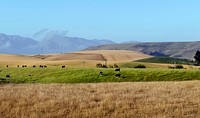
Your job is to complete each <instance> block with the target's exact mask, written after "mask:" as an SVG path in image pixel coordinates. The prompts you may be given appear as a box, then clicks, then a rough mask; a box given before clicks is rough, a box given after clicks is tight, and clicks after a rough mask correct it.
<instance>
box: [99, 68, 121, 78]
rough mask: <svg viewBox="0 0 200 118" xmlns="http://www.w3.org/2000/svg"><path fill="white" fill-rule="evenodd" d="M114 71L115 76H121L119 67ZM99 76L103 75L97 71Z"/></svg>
mask: <svg viewBox="0 0 200 118" xmlns="http://www.w3.org/2000/svg"><path fill="white" fill-rule="evenodd" d="M114 72H115V77H116V78H120V77H121V74H120V73H119V72H120V68H117V69H115V70H114ZM99 76H103V72H102V71H100V72H99Z"/></svg>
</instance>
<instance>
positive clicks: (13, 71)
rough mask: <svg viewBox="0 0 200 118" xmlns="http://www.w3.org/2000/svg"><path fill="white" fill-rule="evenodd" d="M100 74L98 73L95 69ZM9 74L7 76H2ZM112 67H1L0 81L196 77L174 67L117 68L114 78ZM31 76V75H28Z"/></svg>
mask: <svg viewBox="0 0 200 118" xmlns="http://www.w3.org/2000/svg"><path fill="white" fill-rule="evenodd" d="M100 71H102V72H103V76H99V72H100ZM7 74H9V75H10V76H11V77H10V78H5V76H6V75H7ZM115 74H116V73H115V72H114V69H98V68H95V69H88V68H79V69H75V68H65V69H61V68H4V69H1V70H0V83H7V82H9V83H93V82H94V83H95V82H135V81H173V80H178V81H181V80H200V76H199V75H200V71H199V70H185V69H184V70H176V69H121V72H120V74H121V77H120V78H116V77H115V76H114V75H115ZM29 75H31V76H29Z"/></svg>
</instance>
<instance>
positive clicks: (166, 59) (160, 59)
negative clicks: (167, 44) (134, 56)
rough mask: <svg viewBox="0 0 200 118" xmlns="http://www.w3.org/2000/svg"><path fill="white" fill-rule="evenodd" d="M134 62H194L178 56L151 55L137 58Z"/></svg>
mask: <svg viewBox="0 0 200 118" xmlns="http://www.w3.org/2000/svg"><path fill="white" fill-rule="evenodd" d="M135 62H148V63H168V64H174V63H176V64H194V63H193V62H191V61H189V60H186V59H178V58H172V57H164V56H159V57H151V58H147V59H141V60H137V61H135Z"/></svg>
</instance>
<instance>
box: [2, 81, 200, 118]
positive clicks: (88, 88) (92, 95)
mask: <svg viewBox="0 0 200 118" xmlns="http://www.w3.org/2000/svg"><path fill="white" fill-rule="evenodd" d="M199 85H200V81H182V82H133V83H90V84H89V83H88V84H1V85H0V118H49V117H54V118H63V117H70V118H97V117H98V118H103V117H104V118H135V117H140V118H141V117H142V118H144V117H146V118H151V117H152V118H157V117H160V118H161V117H162V118H174V117H175V118H191V117H195V118H198V117H200V97H199V96H200V86H199Z"/></svg>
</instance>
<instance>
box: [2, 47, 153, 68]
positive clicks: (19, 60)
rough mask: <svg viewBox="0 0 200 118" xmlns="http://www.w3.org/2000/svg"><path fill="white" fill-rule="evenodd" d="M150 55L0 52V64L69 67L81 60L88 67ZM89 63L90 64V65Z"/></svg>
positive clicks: (125, 51) (118, 52) (76, 65)
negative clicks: (64, 65)
mask: <svg viewBox="0 0 200 118" xmlns="http://www.w3.org/2000/svg"><path fill="white" fill-rule="evenodd" d="M150 57H152V56H150V55H146V54H143V53H140V52H135V51H127V50H117V51H116V50H95V51H80V52H73V53H64V54H42V55H11V54H0V62H1V63H0V66H4V67H5V65H10V66H15V67H16V66H17V65H22V64H26V65H29V66H32V65H40V64H48V65H62V64H66V65H71V67H80V66H82V63H83V61H85V63H86V65H89V67H95V65H96V63H99V62H100V63H104V62H105V60H107V61H109V62H110V63H116V62H130V61H134V60H139V59H144V58H150ZM90 65H91V66H90Z"/></svg>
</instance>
